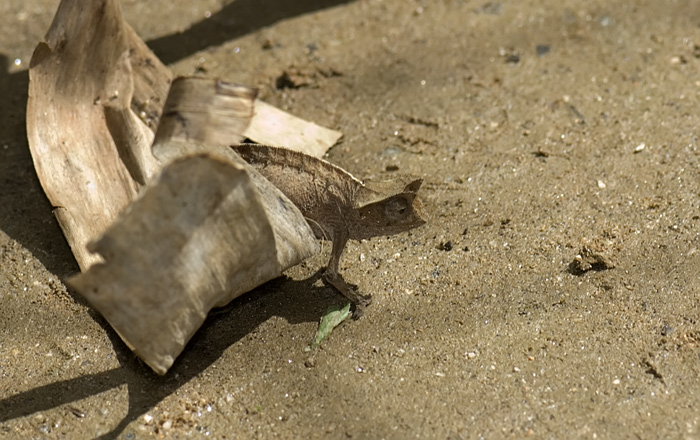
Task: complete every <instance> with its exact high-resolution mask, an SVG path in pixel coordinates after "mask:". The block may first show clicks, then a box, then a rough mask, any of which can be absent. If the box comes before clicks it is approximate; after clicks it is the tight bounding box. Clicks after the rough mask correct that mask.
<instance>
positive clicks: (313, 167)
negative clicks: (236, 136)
mask: <svg viewBox="0 0 700 440" xmlns="http://www.w3.org/2000/svg"><path fill="white" fill-rule="evenodd" d="M231 148H232V149H233V150H234V151H235V152H236V153H238V155H239V156H241V158H243V160H245V161H246V162H248V163H249V164H250V165H251V166H253V168H254V169H255V170H256V171H258V172H259V173H260V174H262V175H263V177H265V178H266V179H267V180H269V181H270V182H271V183H272V184H273V185H275V186H276V187H277V188H278V189H279V190H280V191H281V192H282V193H283V194H284V195H285V196H287V198H288V199H289V200H290V201H291V202H292V203H294V204H295V205H296V206H297V208H299V210H300V211H301V213H302V214H303V215H304V218H305V219H306V221H307V223H308V224H309V226H310V227H311V230H312V231H313V233H314V235H315V236H316V238H318V239H324V240H330V241H331V242H332V243H333V246H332V249H331V256H330V260H329V261H328V264H327V266H326V269H325V271H324V273H323V275H322V279H323V281H324V282H325V283H326V284H327V285H328V284H329V285H331V286H333V287H334V288H335V289H337V290H338V291H339V292H340V293H341V294H342V295H344V296H345V297H346V298H347V299H349V300H350V302H351V303H352V304H353V305H354V316H355V318H359V317H360V316H361V315H362V313H363V312H364V308H365V307H366V306H368V305H369V304H370V303H371V296H370V295H367V296H363V295H361V294H360V293H358V292H357V291H356V290H355V289H354V288H353V287H352V286H351V285H350V284H348V283H347V282H345V280H344V279H343V277H342V276H341V275H340V273H339V272H338V266H339V264H340V257H341V256H342V254H343V251H344V250H345V245H346V244H347V242H348V240H350V239H353V240H363V239H369V238H372V237H378V236H388V235H394V234H398V233H400V232H404V231H408V230H410V229H413V228H416V227H418V226H421V225H423V224H425V222H426V221H425V219H424V214H423V211H422V204H421V202H420V200H419V199H418V198H417V197H416V195H417V192H418V189H419V188H420V187H421V184H422V183H423V179H420V178H408V177H402V178H397V179H394V180H392V181H377V182H373V181H365V182H362V181H360V180H358V179H357V178H355V177H354V176H353V175H352V174H350V173H348V172H347V171H345V170H343V169H342V168H340V167H337V166H335V165H333V164H331V163H330V162H327V161H325V160H322V159H318V158H316V157H313V156H309V155H307V154H304V153H300V152H298V151H294V150H289V149H287V148H282V147H272V146H268V145H259V144H248V143H245V144H236V145H232V146H231Z"/></svg>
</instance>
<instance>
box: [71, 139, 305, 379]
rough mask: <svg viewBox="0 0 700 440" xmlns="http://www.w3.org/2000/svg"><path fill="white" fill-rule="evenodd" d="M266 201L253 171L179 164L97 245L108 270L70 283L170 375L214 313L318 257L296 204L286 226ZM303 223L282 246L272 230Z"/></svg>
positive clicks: (98, 268) (208, 157)
mask: <svg viewBox="0 0 700 440" xmlns="http://www.w3.org/2000/svg"><path fill="white" fill-rule="evenodd" d="M202 148H204V147H202ZM263 197H264V196H263V195H261V193H260V192H259V191H258V188H257V187H256V185H255V184H254V182H253V181H252V179H251V178H250V175H249V173H248V171H247V169H246V167H245V166H243V165H241V164H237V163H235V162H234V161H231V160H230V159H229V158H227V157H225V155H219V154H217V153H209V154H207V153H202V154H194V155H190V156H186V157H182V158H178V159H175V160H173V161H172V162H171V163H170V164H169V165H168V166H167V167H166V168H165V169H164V171H163V173H162V174H161V175H160V177H159V179H158V182H157V183H156V184H154V185H152V186H150V187H149V189H148V190H147V191H146V192H145V193H144V194H143V196H142V197H141V198H139V199H138V200H137V201H135V202H134V203H133V204H132V205H131V206H130V207H129V209H128V210H127V212H126V213H125V214H124V215H123V216H122V217H120V219H119V220H118V221H116V222H115V223H114V224H113V225H112V226H111V227H110V228H109V229H108V230H107V232H106V233H105V234H104V235H103V236H102V238H100V239H99V240H98V241H96V242H95V243H92V244H91V245H90V251H92V252H96V253H99V254H100V255H102V257H103V258H104V260H105V263H100V264H95V265H93V266H92V267H91V268H90V270H88V271H87V272H85V273H84V274H82V275H79V276H77V277H74V278H72V279H70V280H69V283H70V284H71V285H72V286H73V287H74V288H75V289H77V290H78V291H79V292H80V293H81V294H82V295H83V296H84V297H85V298H86V299H87V300H88V301H89V302H90V304H91V305H92V306H93V307H95V308H96V309H97V310H98V311H99V312H100V313H101V314H102V315H103V316H104V317H105V318H106V319H107V320H108V321H109V323H110V324H111V325H112V327H114V329H115V330H116V331H117V333H119V335H120V336H121V338H122V339H123V340H124V341H125V342H126V344H127V345H128V346H129V347H130V348H131V349H132V350H133V351H134V352H135V353H136V354H137V355H138V356H139V357H141V358H142V359H143V360H144V361H145V362H146V363H147V364H148V365H149V366H150V367H151V368H153V370H154V371H156V372H157V373H159V374H165V372H167V370H168V369H169V368H170V366H171V365H172V364H173V362H174V360H175V358H176V357H177V356H178V355H179V354H180V353H181V352H182V350H183V348H184V346H185V344H186V343H187V341H189V339H190V338H191V337H192V335H193V334H194V332H195V331H196V330H197V329H198V328H199V327H200V326H201V324H202V323H203V322H204V319H205V318H206V315H207V313H208V312H209V310H210V309H211V308H212V307H218V306H222V305H225V304H226V303H228V302H229V301H231V300H232V299H233V298H236V297H237V296H239V295H241V294H243V293H245V292H247V291H249V290H251V289H253V288H254V287H256V286H258V285H260V284H262V283H264V282H266V281H268V280H270V279H272V278H275V277H278V276H279V275H280V274H281V273H282V270H284V269H286V268H287V267H289V266H291V265H294V264H297V263H298V262H299V261H301V260H303V259H304V258H307V257H308V256H310V255H312V254H313V253H315V252H316V251H317V250H318V249H317V247H316V243H315V240H314V239H313V235H312V232H311V230H310V229H308V227H306V228H305V226H306V223H305V222H304V220H303V218H302V217H301V214H299V213H298V211H297V213H296V214H297V215H296V217H294V215H293V212H294V207H293V206H291V203H289V206H288V208H289V211H288V212H287V213H286V216H284V217H281V218H275V219H272V218H270V217H269V215H268V211H267V207H266V204H270V203H273V204H277V203H278V202H277V199H275V200H273V201H270V200H264V198H263ZM295 219H296V224H293V225H290V226H289V227H288V228H286V230H285V232H286V233H285V235H283V236H281V235H279V234H276V233H275V228H273V226H272V224H271V220H274V221H277V222H292V223H293V222H294V221H295ZM300 225H301V227H299V226H300ZM279 248H282V249H284V251H282V252H278V249H279Z"/></svg>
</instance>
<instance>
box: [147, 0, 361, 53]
mask: <svg viewBox="0 0 700 440" xmlns="http://www.w3.org/2000/svg"><path fill="white" fill-rule="evenodd" d="M350 1H353V0H295V1H286V2H285V1H280V0H236V1H234V2H233V3H230V4H228V5H226V6H224V7H223V9H221V11H219V12H217V13H215V14H213V15H212V16H211V17H209V18H207V19H204V20H202V21H200V22H199V23H195V24H193V25H192V26H190V28H189V29H187V30H186V31H184V32H182V33H176V34H171V35H167V36H165V37H161V38H156V39H154V40H151V41H149V42H148V46H149V47H150V48H151V50H153V52H155V54H156V56H158V58H160V60H161V61H163V62H164V63H165V64H170V63H173V62H175V61H178V60H180V59H182V58H186V57H188V56H189V55H192V54H193V53H195V52H198V51H200V50H202V49H205V48H207V47H210V46H218V45H219V44H222V43H224V42H226V41H229V40H232V39H234V38H238V37H241V36H243V35H246V34H248V33H251V32H254V31H256V30H258V29H260V28H263V27H265V26H270V25H272V24H274V23H276V22H278V21H280V20H284V19H287V18H291V17H295V16H297V15H302V14H306V13H309V12H313V11H317V10H321V9H326V8H330V7H333V6H337V5H340V4H343V3H349V2H350Z"/></svg>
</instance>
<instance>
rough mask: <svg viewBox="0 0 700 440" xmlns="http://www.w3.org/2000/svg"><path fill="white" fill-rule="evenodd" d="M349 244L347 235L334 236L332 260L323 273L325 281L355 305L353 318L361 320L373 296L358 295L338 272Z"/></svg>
mask: <svg viewBox="0 0 700 440" xmlns="http://www.w3.org/2000/svg"><path fill="white" fill-rule="evenodd" d="M347 242H348V236H347V234H334V236H333V249H332V250H331V259H330V260H329V261H328V267H326V270H325V272H324V273H323V281H325V282H326V283H327V284H330V285H331V286H333V287H335V288H336V289H337V290H338V291H339V292H340V293H342V294H343V296H345V297H346V298H347V299H349V300H350V302H352V303H353V304H354V305H355V312H354V314H353V316H354V317H355V318H359V317H360V316H362V313H363V311H364V308H365V307H366V306H368V305H369V304H370V303H371V302H372V296H371V295H367V296H362V295H360V294H359V293H357V292H356V291H355V289H353V288H352V286H350V285H349V284H348V283H346V282H345V280H344V279H343V276H342V275H340V273H339V272H338V265H339V264H340V256H341V255H343V250H345V244H346V243H347Z"/></svg>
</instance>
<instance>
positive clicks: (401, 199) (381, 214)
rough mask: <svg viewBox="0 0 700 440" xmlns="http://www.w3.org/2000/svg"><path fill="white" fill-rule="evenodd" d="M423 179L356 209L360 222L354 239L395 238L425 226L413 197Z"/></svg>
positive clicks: (418, 205)
mask: <svg viewBox="0 0 700 440" xmlns="http://www.w3.org/2000/svg"><path fill="white" fill-rule="evenodd" d="M422 182H423V181H422V179H418V180H414V181H412V182H410V183H409V184H407V185H406V186H405V188H404V189H403V191H402V192H400V193H398V194H394V195H391V196H389V197H386V198H384V199H382V200H379V201H377V202H374V203H370V204H367V205H365V206H362V207H360V208H358V211H359V214H360V221H359V222H358V224H357V225H356V227H355V228H354V229H355V230H354V231H353V232H354V233H353V234H351V236H353V238H355V237H356V238H357V239H363V238H370V237H377V236H382V235H394V234H398V233H400V232H404V231H408V230H410V229H413V228H417V227H418V226H421V225H423V224H425V215H424V214H423V205H422V203H421V202H420V200H419V199H418V197H417V196H416V192H417V191H418V189H419V188H420V186H421V184H422Z"/></svg>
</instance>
